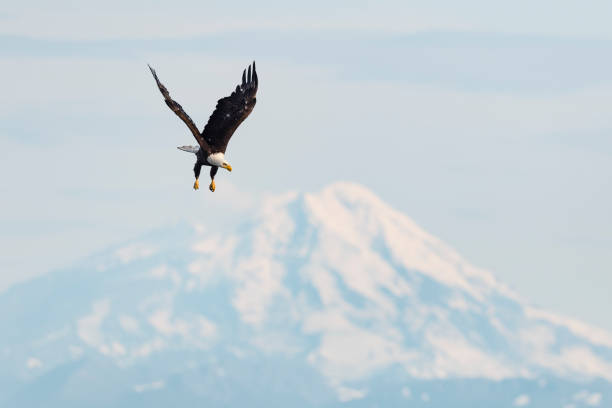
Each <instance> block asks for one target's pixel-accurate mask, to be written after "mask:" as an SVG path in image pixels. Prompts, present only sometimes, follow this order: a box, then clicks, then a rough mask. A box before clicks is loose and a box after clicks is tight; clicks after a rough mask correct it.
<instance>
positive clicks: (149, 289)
mask: <svg viewBox="0 0 612 408" xmlns="http://www.w3.org/2000/svg"><path fill="white" fill-rule="evenodd" d="M0 328H2V332H3V333H4V335H2V336H0V390H2V389H5V390H8V391H7V392H6V393H5V394H6V395H5V400H3V398H2V397H3V396H2V395H1V394H0V404H1V403H2V402H3V401H13V402H14V401H24V400H23V398H25V397H24V396H23V395H25V394H23V393H24V392H25V391H23V390H24V389H25V390H28V389H29V388H28V387H35V386H36V387H42V386H40V385H37V384H43V383H44V384H47V382H42V383H41V381H43V380H44V381H48V379H49V378H59V377H58V375H60V374H58V372H61V373H63V372H64V371H61V370H68V371H69V373H67V374H65V377H66V378H64V377H62V378H64V380H63V381H64V382H62V383H61V386H60V389H61V392H62V393H63V394H61V395H63V396H64V397H62V398H65V399H64V400H62V399H61V398H60V397H57V398H60V399H58V401H63V403H64V402H65V401H67V400H70V401H81V402H83V401H86V397H85V396H82V395H81V396H79V395H80V394H79V389H84V388H86V387H87V386H88V385H90V384H91V383H96V384H99V383H101V382H102V383H104V387H107V388H108V390H107V396H108V398H111V396H116V397H117V398H120V397H121V398H124V397H125V395H131V394H130V393H135V394H139V395H140V394H143V393H144V394H146V393H150V392H158V393H159V392H161V391H160V390H164V389H165V390H169V389H172V387H171V386H170V384H169V381H171V380H170V379H169V378H168V376H169V375H170V374H169V373H174V375H179V373H183V374H184V373H186V372H191V371H189V370H193V369H194V367H198V366H199V365H200V364H202V362H206V364H208V365H207V367H208V368H209V370H212V368H211V367H213V366H214V370H213V371H214V375H215V376H216V377H219V378H229V377H231V378H232V379H234V380H235V381H239V380H238V379H236V378H235V376H236V375H238V374H239V373H243V372H248V369H245V367H249V364H255V363H254V361H259V359H260V358H265V359H270V361H274V364H279V365H280V367H284V368H283V370H287V371H286V373H287V375H290V373H296V372H299V373H301V374H300V375H301V378H307V379H309V380H308V381H306V383H307V384H309V387H312V389H320V390H321V391H320V392H319V394H320V395H321V398H323V395H326V394H325V392H327V391H324V390H329V392H331V393H332V395H333V396H334V397H329V398H331V400H333V401H336V402H337V401H345V402H346V401H360V400H363V401H365V400H366V399H367V398H373V397H374V396H375V392H374V391H373V389H374V388H376V387H375V386H374V383H376V381H377V380H376V379H377V378H383V377H384V378H386V377H385V376H394V377H398V376H404V375H405V376H406V377H405V378H409V379H413V380H414V381H422V382H428V384H433V383H435V382H439V381H460V380H465V379H482V380H487V381H494V382H499V381H538V379H542V378H549V377H554V378H559V379H562V380H563V381H570V382H575V383H577V384H580V383H581V382H584V381H590V380H594V379H599V381H604V383H605V384H608V383H612V335H611V334H609V333H607V332H605V331H603V330H601V329H597V328H592V327H589V326H588V325H586V324H583V323H581V322H578V321H574V320H571V319H567V318H564V317H560V316H556V315H554V314H551V313H549V312H546V311H542V310H538V309H536V308H534V307H532V306H530V305H528V304H527V303H526V302H525V301H523V300H522V299H521V298H520V297H519V296H518V295H517V294H515V293H514V292H513V291H512V290H510V289H509V288H508V287H506V286H505V285H503V284H502V283H500V282H498V281H497V280H496V279H495V277H494V276H493V275H492V274H491V273H489V272H487V271H484V270H482V269H479V268H476V267H474V266H472V265H470V264H469V263H468V262H467V261H465V260H464V259H463V258H461V256H460V255H459V254H457V253H456V252H455V251H454V250H452V249H451V248H449V247H448V246H446V245H445V244H444V243H442V242H441V241H440V240H438V239H437V238H435V237H433V236H431V235H430V234H428V233H427V232H425V231H423V230H422V229H421V228H419V227H418V226H417V225H416V224H415V223H414V222H413V221H412V220H410V219H409V218H408V217H406V216H404V215H403V214H401V213H399V212H397V211H395V210H393V209H392V208H390V207H389V206H387V205H386V204H385V203H383V202H382V201H381V200H380V199H378V198H377V197H376V196H374V195H373V194H372V193H371V192H369V191H368V190H366V189H364V188H363V187H360V186H358V185H354V184H350V183H338V184H334V185H332V186H330V187H328V188H326V189H324V190H323V191H321V192H318V193H315V194H299V193H289V194H285V195H283V196H278V197H275V198H271V199H268V200H267V201H266V202H265V203H263V204H262V205H261V206H260V208H259V210H258V212H257V213H256V214H254V215H253V216H252V218H251V219H250V220H248V221H247V222H245V223H244V224H243V225H242V226H241V227H240V228H238V229H237V230H236V231H212V230H208V229H206V228H205V227H198V228H191V227H186V226H181V227H177V228H175V229H168V230H163V231H157V232H155V233H152V234H150V235H149V236H147V237H145V238H143V239H142V240H139V241H138V242H134V243H131V244H129V245H126V246H123V247H119V248H115V249H113V250H111V251H109V252H105V253H101V254H98V255H96V256H93V257H91V258H90V259H89V260H87V261H85V262H83V263H81V264H79V265H77V266H76V267H75V268H74V269H70V270H65V271H60V272H55V273H51V274H48V275H47V276H44V277H42V278H39V279H36V280H33V281H31V282H28V283H25V284H22V285H19V286H16V287H14V288H12V289H10V290H9V291H7V292H5V293H3V294H0ZM173 356H174V357H173ZM176 356H180V357H178V358H176ZM221 357H222V359H223V362H220V361H219V360H218V359H220V358H221ZM230 361H231V363H230ZM266 361H267V360H266ZM287 362H291V364H290V365H289V366H285V365H286V364H289V363H287ZM75 364H77V365H78V364H81V365H82V366H78V367H81V368H71V369H70V370H76V371H75V372H76V374H75V373H73V372H72V371H70V370H69V369H68V368H66V367H77V366H75ZM258 364H259V363H258ZM262 364H263V363H262ZM266 364H267V363H266ZM266 364H264V365H266ZM270 364H272V363H270ZM230 366H231V367H230ZM83 367H86V368H83ZM145 367H146V369H145ZM232 367H233V368H232ZM258 367H261V364H260V365H259V366H258ZM275 367H276V365H275ZM105 370H111V371H112V372H115V371H113V370H119V371H117V373H120V374H113V376H117V378H119V377H122V376H124V377H125V378H122V381H119V382H117V383H115V382H114V381H111V380H110V379H109V380H108V381H107V382H104V381H103V379H102V378H99V377H96V372H98V373H103V372H105ZM139 370H140V371H139ZM142 370H144V371H146V372H147V373H148V374H147V375H143V374H142V372H143V371H142ZM111 371H109V372H111ZM281 371H282V370H281ZM150 373H155V375H157V377H156V376H155V375H153V376H151V374H150ZM207 373H208V374H210V372H209V371H207ZM392 373H393V374H392ZM397 373H400V374H397ZM183 374H181V375H183ZM62 375H64V374H62ZM100 375H102V374H100ZM245 375H246V374H245ZM107 377H108V376H107ZM158 377H159V378H158ZM181 378H183V377H181ZM189 378H191V377H189ZM207 378H208V377H207ZM402 378H403V377H402ZM137 379H139V380H138V381H136V380H137ZM234 380H232V381H234ZM285 380H287V379H286V378H285V379H283V381H285ZM117 381H118V380H117ZM176 381H178V380H176ZM181 381H182V382H181V384H184V382H185V381H186V382H187V383H189V382H190V381H193V380H181ZM207 381H209V380H207ZM210 381H212V380H210ZM228 381H229V380H228ZM240 381H242V380H240ZM244 381H246V382H247V383H250V382H252V381H254V379H253V378H251V377H248V378H246V377H245V380H244ZM386 383H388V381H382V380H381V384H386ZM292 384H293V383H292ZM295 384H301V381H296V382H295ZM295 384H293V385H291V387H297V388H295V389H294V388H291V387H289V388H290V389H291V390H293V391H292V392H295V393H299V391H296V390H297V389H298V388H300V387H301V386H302V385H295ZM182 386H184V385H182ZM200 386H201V385H199V386H198V387H200ZM198 387H196V388H197V389H199V388H198ZM317 387H318V388H317ZM289 388H288V389H289ZM19 390H22V391H19ZM396 391H397V397H398V398H407V397H406V395H407V394H411V392H410V391H406V389H404V388H398V390H396ZM587 391H588V390H587ZM20 392H21V393H20ZM201 392H204V391H201ZM207 392H208V394H205V395H207V397H210V396H211V395H213V394H214V393H215V392H216V388H215V387H212V388H211V389H210V390H209V391H207ZM254 392H256V391H254ZM305 392H307V391H305ZM585 392H586V391H585ZM125 393H127V394H125ZM26 394H27V393H26ZM54 395H55V394H54ZM58 395H59V394H58ZM590 395H591V394H588V395H587V397H588V396H590ZM598 395H599V397H593V398H594V399H593V401H599V402H601V400H602V395H601V394H598ZM310 397H312V395H310V396H309V397H308V398H310ZM519 397H521V398H519ZM79 398H81V399H80V400H79ZM113 398H114V397H113ZM125 398H127V397H125ZM130 398H131V397H130ZM194 398H195V397H194ZM517 398H518V401H519V402H520V401H523V402H525V401H527V403H528V402H529V398H528V397H527V399H525V397H523V396H522V395H519V396H517ZM572 398H573V397H572V396H571V395H570V396H567V401H569V402H571V401H572ZM598 398H599V399H598ZM425 399H427V400H428V401H429V399H431V396H429V394H428V396H427V398H425V397H423V396H422V395H421V402H423V401H424V400H425ZM128 400H129V398H128V399H127V400H126V401H128ZM109 401H115V402H116V401H118V400H109ZM121 401H123V399H121ZM311 402H312V403H315V402H313V401H311ZM569 402H568V403H569ZM599 402H598V404H599ZM319 403H320V401H319V402H318V403H317V404H319ZM575 403H576V402H575ZM221 405H223V404H221ZM225 405H227V401H226V403H225ZM595 405H597V404H595ZM23 406H28V405H27V404H25V405H23ZM541 406H545V405H541ZM551 406H552V405H551ZM555 406H556V405H555Z"/></svg>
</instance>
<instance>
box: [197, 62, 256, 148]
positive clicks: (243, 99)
mask: <svg viewBox="0 0 612 408" xmlns="http://www.w3.org/2000/svg"><path fill="white" fill-rule="evenodd" d="M252 67H253V70H252V72H251V66H249V69H248V72H247V70H246V69H245V70H244V71H243V73H242V83H241V84H240V85H238V86H236V90H235V91H234V92H232V94H231V95H230V96H227V97H225V98H222V99H219V100H218V101H217V107H216V108H215V110H214V112H213V113H212V115H210V118H209V119H208V123H207V124H206V126H205V127H204V130H203V131H202V137H203V138H204V140H205V141H206V143H208V144H209V145H210V147H211V149H212V151H213V152H223V153H225V149H226V148H227V144H228V143H229V140H230V138H231V137H232V135H233V134H234V132H235V131H236V129H237V128H238V126H240V124H241V123H242V122H243V121H244V120H245V119H246V118H247V116H249V114H250V113H251V111H252V110H253V108H254V107H255V102H256V101H257V100H256V99H255V94H256V93H257V85H258V80H257V72H256V71H255V61H253V66H252Z"/></svg>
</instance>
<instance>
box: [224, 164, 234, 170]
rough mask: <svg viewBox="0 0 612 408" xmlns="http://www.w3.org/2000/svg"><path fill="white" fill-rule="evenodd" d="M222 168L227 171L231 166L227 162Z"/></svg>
mask: <svg viewBox="0 0 612 408" xmlns="http://www.w3.org/2000/svg"><path fill="white" fill-rule="evenodd" d="M223 168H224V169H227V171H232V166H230V165H229V164H224V165H223Z"/></svg>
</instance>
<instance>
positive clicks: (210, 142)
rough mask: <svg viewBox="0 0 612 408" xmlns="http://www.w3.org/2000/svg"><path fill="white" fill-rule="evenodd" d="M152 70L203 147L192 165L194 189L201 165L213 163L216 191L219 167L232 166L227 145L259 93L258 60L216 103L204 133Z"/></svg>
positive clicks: (212, 186) (173, 107) (172, 106)
mask: <svg viewBox="0 0 612 408" xmlns="http://www.w3.org/2000/svg"><path fill="white" fill-rule="evenodd" d="M251 68H252V70H251ZM149 69H150V70H151V73H152V74H153V77H154V78H155V82H156V83H157V87H158V88H159V90H160V91H161V93H162V95H163V96H164V100H165V101H166V105H168V107H169V108H170V109H171V110H172V111H173V112H174V113H175V114H176V115H177V116H178V117H179V118H181V120H182V121H183V122H185V124H186V125H187V127H188V128H189V130H191V133H192V134H193V136H194V137H195V138H196V140H197V141H198V144H199V146H200V149H199V150H198V151H197V153H196V157H197V160H196V163H195V166H194V168H193V171H194V174H195V178H196V182H195V184H194V188H195V189H198V188H199V183H198V179H199V177H200V171H201V169H202V166H211V169H210V178H211V183H210V190H211V191H214V190H215V181H214V178H215V174H217V171H218V170H219V167H223V168H226V169H227V170H229V171H231V169H232V167H231V166H230V165H229V163H227V162H226V161H225V150H226V149H227V144H228V143H229V141H230V138H231V137H232V135H233V134H234V132H235V131H236V129H237V128H238V126H240V124H241V123H242V122H243V121H244V120H245V119H246V118H247V117H248V116H249V114H250V113H251V111H252V110H253V108H254V107H255V103H256V102H257V99H256V98H255V95H256V94H257V86H258V83H259V80H258V78H257V72H256V71H255V62H253V65H252V67H251V66H249V68H248V71H247V70H246V69H245V70H244V71H243V73H242V83H241V84H240V85H238V86H236V89H235V90H234V92H232V94H231V95H230V96H227V97H225V98H221V99H219V100H218V101H217V106H216V108H215V110H214V111H213V113H212V115H210V118H209V119H208V123H207V124H206V126H205V127H204V129H203V130H202V132H200V131H199V130H198V128H197V126H196V125H195V123H194V122H193V120H192V119H191V118H190V117H189V115H188V114H187V113H186V112H185V111H184V110H183V107H182V106H181V105H180V104H179V103H178V102H176V101H174V100H173V99H172V98H171V97H170V93H169V92H168V90H167V89H166V87H165V86H164V85H163V84H162V83H161V82H160V81H159V78H158V77H157V74H156V73H155V70H154V69H153V68H151V66H149Z"/></svg>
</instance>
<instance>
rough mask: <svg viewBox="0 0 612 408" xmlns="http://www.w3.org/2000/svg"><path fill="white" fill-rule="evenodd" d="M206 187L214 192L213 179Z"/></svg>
mask: <svg viewBox="0 0 612 408" xmlns="http://www.w3.org/2000/svg"><path fill="white" fill-rule="evenodd" d="M208 188H209V189H210V191H212V192H214V191H215V180H213V181H211V182H210V186H208Z"/></svg>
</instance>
